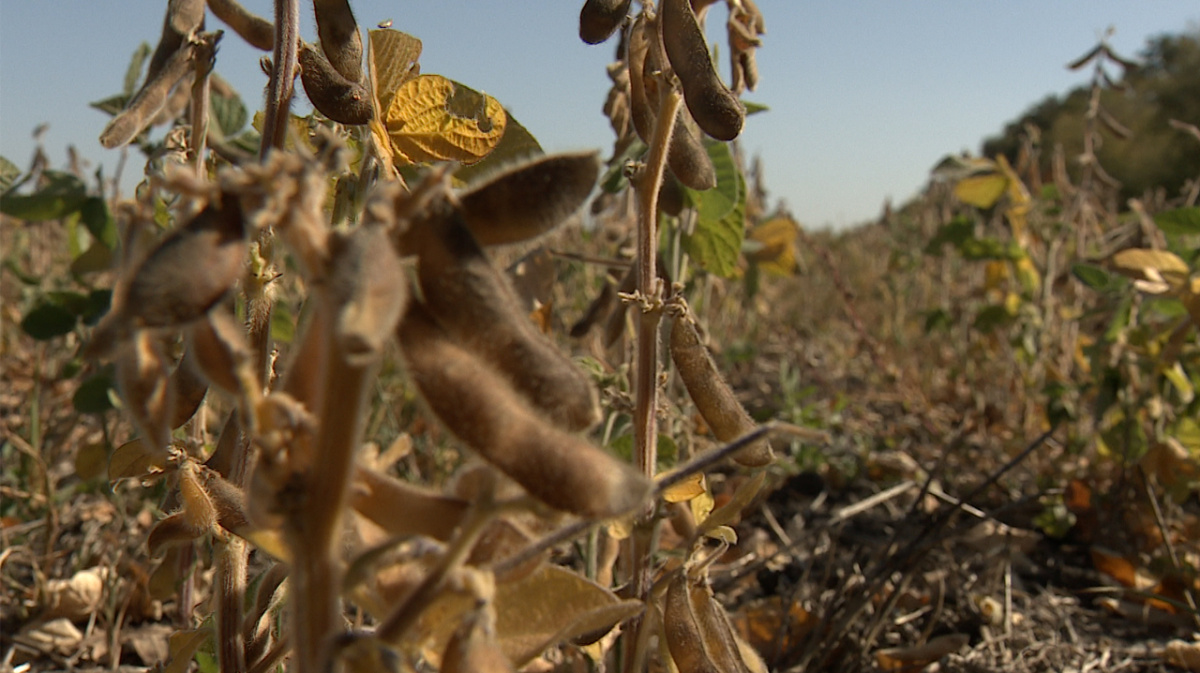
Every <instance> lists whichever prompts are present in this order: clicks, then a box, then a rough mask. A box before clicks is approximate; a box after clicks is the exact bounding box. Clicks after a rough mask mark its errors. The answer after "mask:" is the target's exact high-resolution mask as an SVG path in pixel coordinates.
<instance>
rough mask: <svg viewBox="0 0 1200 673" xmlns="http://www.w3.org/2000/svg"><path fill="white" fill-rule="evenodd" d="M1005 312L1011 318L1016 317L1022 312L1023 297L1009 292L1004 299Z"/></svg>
mask: <svg viewBox="0 0 1200 673" xmlns="http://www.w3.org/2000/svg"><path fill="white" fill-rule="evenodd" d="M1004 310H1005V311H1006V312H1008V314H1009V315H1011V316H1016V315H1017V314H1018V313H1020V312H1021V295H1019V294H1017V293H1016V292H1009V293H1008V294H1007V295H1005V297H1004Z"/></svg>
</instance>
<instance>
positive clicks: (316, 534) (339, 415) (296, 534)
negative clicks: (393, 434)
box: [288, 321, 372, 673]
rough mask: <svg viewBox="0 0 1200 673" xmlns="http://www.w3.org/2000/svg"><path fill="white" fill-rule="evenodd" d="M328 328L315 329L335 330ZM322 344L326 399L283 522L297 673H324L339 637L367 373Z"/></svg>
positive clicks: (331, 344) (330, 343)
mask: <svg viewBox="0 0 1200 673" xmlns="http://www.w3.org/2000/svg"><path fill="white" fill-rule="evenodd" d="M332 322H333V321H330V323H329V324H325V325H314V326H313V328H314V329H325V330H333V329H334V326H333V324H332ZM326 344H327V348H328V349H329V350H328V353H327V355H326V358H325V361H326V363H327V364H326V366H325V368H324V369H325V371H324V372H323V376H322V377H321V380H323V381H324V382H325V386H326V388H327V391H326V394H325V395H323V396H322V401H321V414H320V419H319V423H320V425H319V427H318V430H317V441H316V447H315V449H316V450H315V451H314V452H313V456H312V459H313V462H312V464H311V465H310V466H309V468H308V470H307V473H308V477H307V484H306V488H305V496H304V499H303V500H302V501H301V502H300V503H298V505H299V506H298V507H297V509H296V511H295V512H294V513H293V514H292V519H291V521H289V522H288V528H289V542H290V545H291V547H292V554H293V558H294V559H295V565H294V566H293V567H292V576H291V580H290V581H291V586H292V601H293V605H294V612H293V628H294V631H293V638H294V641H295V646H296V667H297V668H296V670H298V671H300V672H301V673H309V672H317V671H325V670H327V667H328V665H329V663H330V662H329V656H330V644H331V643H332V642H333V637H334V636H335V635H336V634H337V633H338V632H339V631H340V630H341V625H342V605H341V596H340V592H341V586H342V574H343V568H342V564H341V556H340V553H339V552H340V544H339V542H340V539H341V532H342V528H341V524H342V517H343V516H345V512H346V498H347V494H348V492H349V484H350V475H351V472H352V471H353V469H354V453H355V448H356V447H357V446H358V444H359V440H360V439H361V436H362V427H363V415H364V414H363V409H364V407H365V405H366V403H367V402H368V401H369V399H368V384H369V383H370V381H371V376H370V372H371V369H372V368H371V367H369V366H357V365H352V364H350V363H348V362H347V361H346V359H345V358H344V357H343V355H342V353H341V352H340V350H339V345H338V341H337V340H336V339H334V338H332V336H330V338H328V339H327V340H326Z"/></svg>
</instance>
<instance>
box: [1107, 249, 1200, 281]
mask: <svg viewBox="0 0 1200 673" xmlns="http://www.w3.org/2000/svg"><path fill="white" fill-rule="evenodd" d="M1112 265H1113V268H1114V269H1115V270H1116V271H1117V272H1118V273H1120V274H1121V275H1124V276H1128V277H1130V278H1133V279H1134V280H1141V281H1147V282H1149V283H1152V284H1162V283H1166V284H1168V285H1169V286H1171V288H1175V289H1185V288H1186V283H1187V279H1188V266H1187V263H1185V262H1184V261H1183V260H1182V259H1180V258H1179V256H1178V255H1176V254H1175V253H1173V252H1167V251H1166V250H1149V249H1146V248H1129V249H1127V250H1122V251H1120V252H1118V253H1117V254H1115V255H1113V257H1112Z"/></svg>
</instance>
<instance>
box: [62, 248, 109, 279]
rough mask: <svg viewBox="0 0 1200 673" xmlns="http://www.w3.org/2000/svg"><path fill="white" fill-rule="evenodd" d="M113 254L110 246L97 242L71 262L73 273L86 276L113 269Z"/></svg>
mask: <svg viewBox="0 0 1200 673" xmlns="http://www.w3.org/2000/svg"><path fill="white" fill-rule="evenodd" d="M112 263H113V252H112V250H110V249H109V248H108V246H106V245H104V244H103V243H101V242H99V241H96V242H94V243H92V244H91V245H90V246H88V249H87V250H84V251H83V252H82V253H80V255H79V256H78V257H76V258H75V259H73V260H71V273H73V274H75V275H76V276H86V275H87V274H89V273H100V272H101V271H108V270H109V269H111V268H112Z"/></svg>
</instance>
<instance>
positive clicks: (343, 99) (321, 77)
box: [299, 44, 375, 125]
mask: <svg viewBox="0 0 1200 673" xmlns="http://www.w3.org/2000/svg"><path fill="white" fill-rule="evenodd" d="M299 58H300V82H301V83H302V84H303V85H304V93H306V94H308V100H309V101H311V102H312V104H313V107H314V108H316V109H317V111H319V112H320V113H321V114H323V115H325V116H326V117H329V118H330V119H332V120H333V121H335V122H339V123H342V124H356V125H357V124H366V123H367V122H369V121H371V117H373V116H374V114H375V112H374V106H373V105H372V103H371V95H370V93H368V92H367V89H366V87H364V86H363V85H362V84H359V83H358V82H351V81H350V80H348V79H346V78H345V77H343V76H342V75H341V73H339V72H338V71H337V70H336V69H335V68H334V67H333V65H332V64H330V63H329V61H328V60H327V59H326V58H325V56H324V55H322V54H321V52H320V50H318V49H317V48H316V47H314V46H313V45H310V44H302V45H301V46H300V55H299Z"/></svg>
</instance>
